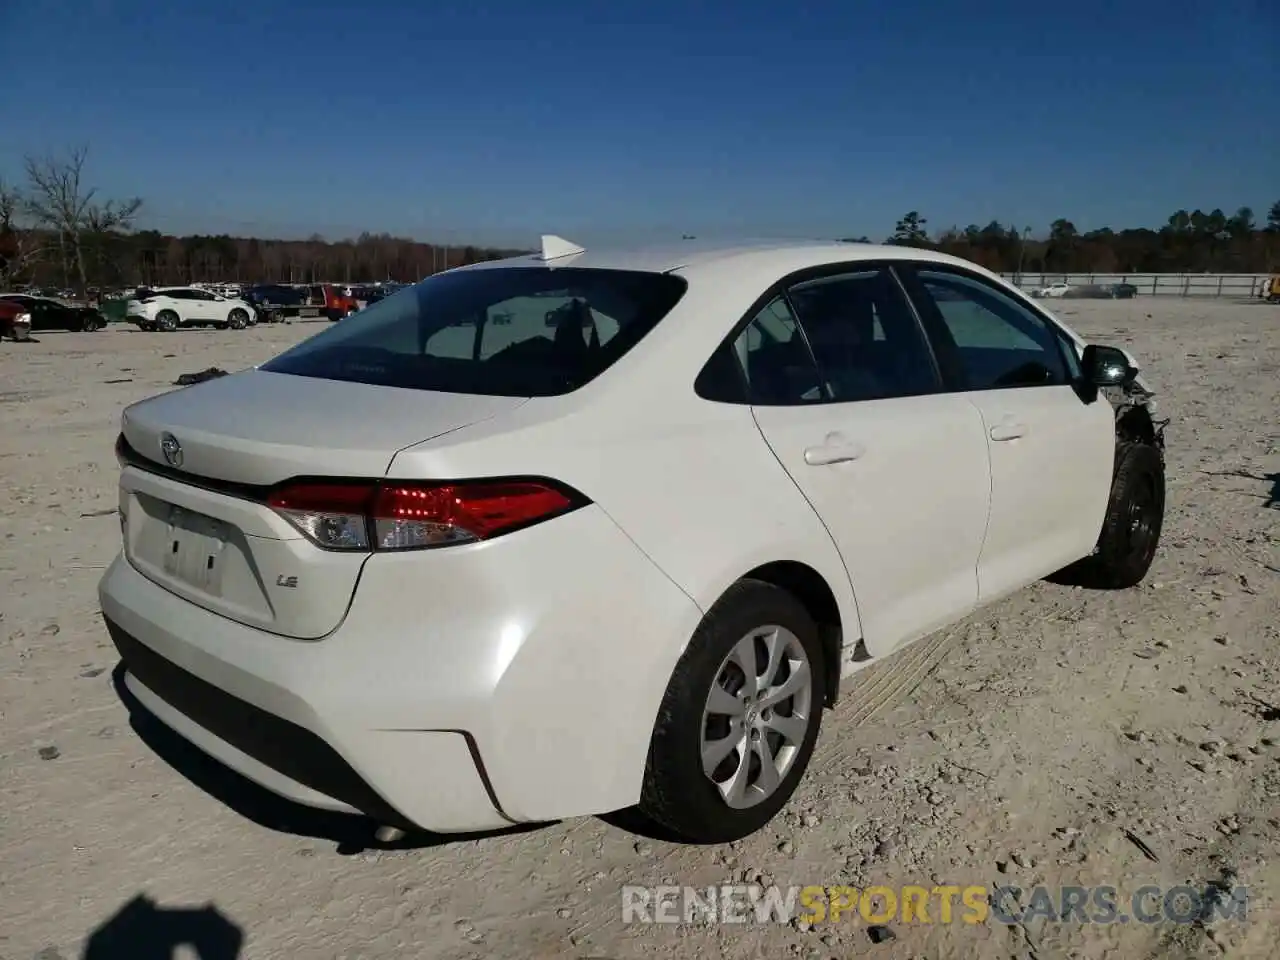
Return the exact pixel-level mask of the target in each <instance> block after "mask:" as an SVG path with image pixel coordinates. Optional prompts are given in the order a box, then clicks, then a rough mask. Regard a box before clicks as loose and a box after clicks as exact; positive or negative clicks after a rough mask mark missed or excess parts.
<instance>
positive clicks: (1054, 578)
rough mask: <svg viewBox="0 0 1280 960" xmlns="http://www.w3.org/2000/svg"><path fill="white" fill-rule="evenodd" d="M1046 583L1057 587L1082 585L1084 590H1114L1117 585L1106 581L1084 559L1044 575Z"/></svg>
mask: <svg viewBox="0 0 1280 960" xmlns="http://www.w3.org/2000/svg"><path fill="white" fill-rule="evenodd" d="M1044 579H1045V582H1046V583H1052V584H1055V585H1056V586H1059V587H1082V588H1083V589H1085V590H1116V589H1118V588H1117V587H1115V586H1113V585H1112V584H1109V583H1106V582H1105V581H1104V580H1103V579H1102V577H1101V575H1100V574H1099V573H1098V568H1097V567H1095V566H1094V565H1093V564H1090V563H1088V562H1086V561H1084V560H1081V561H1079V562H1078V563H1073V564H1072V565H1071V566H1069V567H1066V568H1065V569H1062V570H1059V571H1058V572H1057V573H1051V574H1049V576H1047V577H1045V578H1044Z"/></svg>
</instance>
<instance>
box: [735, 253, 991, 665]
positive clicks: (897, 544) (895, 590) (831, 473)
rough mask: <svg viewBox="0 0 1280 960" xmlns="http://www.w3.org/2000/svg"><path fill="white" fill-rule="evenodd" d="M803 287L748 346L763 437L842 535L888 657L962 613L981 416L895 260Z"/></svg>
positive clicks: (975, 538)
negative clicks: (934, 341) (916, 307)
mask: <svg viewBox="0 0 1280 960" xmlns="http://www.w3.org/2000/svg"><path fill="white" fill-rule="evenodd" d="M848 271H849V272H847V273H842V274H838V275H833V276H824V277H822V278H820V279H815V280H810V281H808V282H805V283H801V284H798V285H796V286H793V287H792V288H790V289H789V290H787V291H786V293H785V294H784V295H782V296H779V297H778V299H776V300H775V301H773V302H772V303H770V304H769V305H768V306H766V307H765V308H764V309H763V310H762V311H761V312H760V314H759V315H758V316H757V317H756V318H755V319H754V320H753V321H752V323H751V324H750V325H749V326H748V327H747V328H746V329H745V330H744V331H743V333H742V334H741V335H740V336H739V337H738V340H737V342H736V344H735V347H736V350H737V353H738V356H739V359H740V361H741V362H742V366H743V369H744V371H745V373H746V375H747V379H748V382H749V388H750V391H751V397H752V409H753V412H754V415H755V418H756V422H757V423H758V425H759V427H760V430H761V432H762V434H763V435H764V437H765V439H766V441H768V443H769V446H770V447H771V448H772V450H773V452H774V454H775V455H776V456H777V458H778V460H779V461H780V462H781V463H782V465H783V467H784V468H785V469H786V470H787V472H788V473H789V474H790V476H791V478H792V480H793V481H794V482H795V484H796V486H797V487H798V488H799V489H800V491H801V492H802V493H803V494H804V496H805V497H806V498H807V499H808V501H809V503H810V504H811V505H812V506H813V508H814V509H815V510H816V511H817V513H818V515H819V516H820V517H821V518H822V520H823V522H824V523H825V524H826V526H827V529H828V531H829V532H830V533H831V536H832V538H833V540H834V541H835V544H836V546H837V548H838V549H839V551H840V554H841V557H842V558H843V560H844V563H845V567H846V569H847V571H848V573H849V578H850V581H851V583H852V585H853V590H854V594H855V596H856V598H857V603H858V611H859V615H860V618H861V620H862V627H863V641H864V643H865V644H866V647H867V650H868V652H869V653H870V654H871V655H872V656H881V655H883V654H885V653H888V652H889V651H891V650H892V649H893V648H894V647H896V646H899V645H900V644H902V643H905V642H908V641H910V640H913V639H915V638H917V637H920V636H922V635H924V634H925V633H928V632H929V631H931V630H934V629H936V628H938V627H940V626H943V625H945V624H947V623H950V622H952V621H953V620H955V619H957V618H958V617H960V616H963V615H964V614H965V613H967V612H968V611H969V610H971V609H972V608H973V606H974V605H975V603H976V602H977V599H978V583H977V576H976V567H977V561H978V554H979V552H980V550H981V547H982V538H983V534H984V531H985V529H986V522H987V507H988V498H989V492H990V477H989V472H988V462H987V447H986V441H985V438H984V435H983V425H982V418H981V416H980V415H979V414H978V411H977V410H976V409H975V408H974V407H973V405H972V404H970V403H969V402H968V401H967V400H966V399H965V398H964V397H963V396H956V395H948V394H945V393H942V392H940V382H939V378H938V375H937V371H936V368H935V365H934V362H933V358H932V355H931V353H930V349H929V346H928V343H927V341H926V339H925V337H924V335H923V333H922V331H921V330H920V328H919V325H918V323H917V322H916V319H915V317H914V315H913V314H912V312H911V309H910V306H909V304H908V302H907V300H906V298H905V296H904V294H903V293H902V290H901V288H900V287H899V285H898V283H897V281H896V279H895V278H894V276H893V274H892V272H891V271H890V270H889V269H888V268H887V267H874V266H873V267H871V268H870V269H868V268H866V267H863V266H862V265H858V266H851V267H849V268H848Z"/></svg>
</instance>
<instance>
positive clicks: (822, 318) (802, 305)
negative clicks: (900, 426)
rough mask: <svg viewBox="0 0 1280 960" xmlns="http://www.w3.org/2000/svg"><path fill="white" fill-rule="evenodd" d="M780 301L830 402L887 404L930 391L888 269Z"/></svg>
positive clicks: (912, 322)
mask: <svg viewBox="0 0 1280 960" xmlns="http://www.w3.org/2000/svg"><path fill="white" fill-rule="evenodd" d="M787 296H788V299H789V300H790V302H791V303H792V305H793V306H794V308H795V311H796V314H797V316H798V318H799V321H800V325H801V326H802V327H803V328H804V332H805V335H806V336H807V338H808V341H809V346H810V347H811V349H812V350H813V356H814V359H815V360H817V363H818V369H819V370H820V371H821V373H822V377H823V380H824V381H825V383H826V385H827V389H828V391H829V392H830V395H831V399H832V400H835V401H837V402H841V401H844V402H852V401H858V400H886V399H890V398H894V397H913V396H919V395H921V394H926V393H932V392H934V391H935V390H937V388H938V378H937V374H936V372H935V368H934V362H933V355H932V353H931V352H930V348H929V342H928V340H926V339H925V336H924V333H923V331H922V330H921V329H920V325H919V323H917V321H916V318H915V315H914V314H913V313H912V311H911V304H910V302H909V301H908V300H907V298H906V295H905V294H904V293H903V292H902V288H901V287H900V286H899V285H898V282H897V280H895V279H894V277H893V274H891V273H890V272H889V270H888V269H887V268H876V269H871V270H864V271H859V272H857V273H847V274H840V275H837V276H832V277H823V278H822V279H819V280H811V281H809V282H807V283H802V284H798V285H796V286H794V287H792V288H791V289H790V290H788V291H787Z"/></svg>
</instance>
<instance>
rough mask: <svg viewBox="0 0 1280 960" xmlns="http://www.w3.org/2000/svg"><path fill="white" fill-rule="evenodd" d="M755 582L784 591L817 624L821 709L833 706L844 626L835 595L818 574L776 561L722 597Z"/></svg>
mask: <svg viewBox="0 0 1280 960" xmlns="http://www.w3.org/2000/svg"><path fill="white" fill-rule="evenodd" d="M749 580H755V581H759V582H763V583H768V584H771V585H772V586H775V587H778V588H780V589H782V590H785V591H787V593H789V594H791V595H792V596H793V597H795V598H796V599H797V600H798V601H799V602H800V604H801V605H802V606H803V607H804V608H805V610H806V611H808V614H809V616H810V617H811V618H812V619H813V622H814V623H815V624H817V627H818V634H819V637H820V639H821V641H822V654H823V665H824V666H825V667H826V690H825V691H824V705H825V706H828V707H830V706H833V705H834V704H835V701H836V696H837V694H838V693H839V689H840V656H841V648H842V644H843V638H844V630H845V627H846V626H852V627H853V628H854V630H855V631H856V629H857V623H856V622H855V623H853V624H852V625H848V624H846V623H845V618H844V617H843V616H841V613H840V603H839V601H838V600H837V599H836V595H835V591H834V590H832V589H831V585H830V584H829V583H828V582H827V578H826V577H824V576H823V575H822V574H821V573H819V572H818V571H817V570H815V569H814V568H813V567H811V566H809V565H808V564H807V563H802V562H800V561H798V560H775V561H773V562H770V563H765V564H761V565H760V566H757V567H755V568H753V569H751V570H748V571H747V572H746V573H744V574H743V575H742V576H741V577H739V578H738V579H737V580H735V581H734V583H733V584H730V586H729V587H728V588H726V590H725V593H727V592H728V591H729V590H731V589H732V588H733V587H734V586H736V585H737V584H739V583H741V582H743V581H749Z"/></svg>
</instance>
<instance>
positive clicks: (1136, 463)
mask: <svg viewBox="0 0 1280 960" xmlns="http://www.w3.org/2000/svg"><path fill="white" fill-rule="evenodd" d="M1164 479H1165V478H1164V461H1163V459H1162V458H1161V456H1160V451H1159V450H1157V449H1156V448H1155V447H1154V446H1151V445H1150V444H1146V443H1133V444H1127V445H1126V446H1125V447H1123V448H1122V449H1121V450H1120V452H1119V455H1118V456H1117V464H1116V471H1115V477H1114V479H1113V480H1112V482H1111V499H1110V501H1109V502H1108V504H1107V515H1106V519H1105V520H1104V521H1103V524H1102V534H1101V536H1100V537H1099V538H1098V550H1097V552H1096V553H1095V554H1094V556H1093V558H1092V565H1093V567H1094V572H1095V573H1096V574H1097V575H1098V577H1099V578H1100V579H1101V580H1102V582H1103V585H1105V586H1109V587H1113V588H1123V587H1132V586H1136V585H1137V584H1138V583H1140V582H1141V581H1142V578H1143V577H1145V576H1146V575H1147V571H1148V570H1150V569H1151V563H1152V561H1153V560H1154V559H1155V555H1156V547H1157V546H1158V545H1159V543H1160V531H1161V529H1162V528H1163V526H1164V492H1165V489H1164V488H1165V483H1164Z"/></svg>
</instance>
